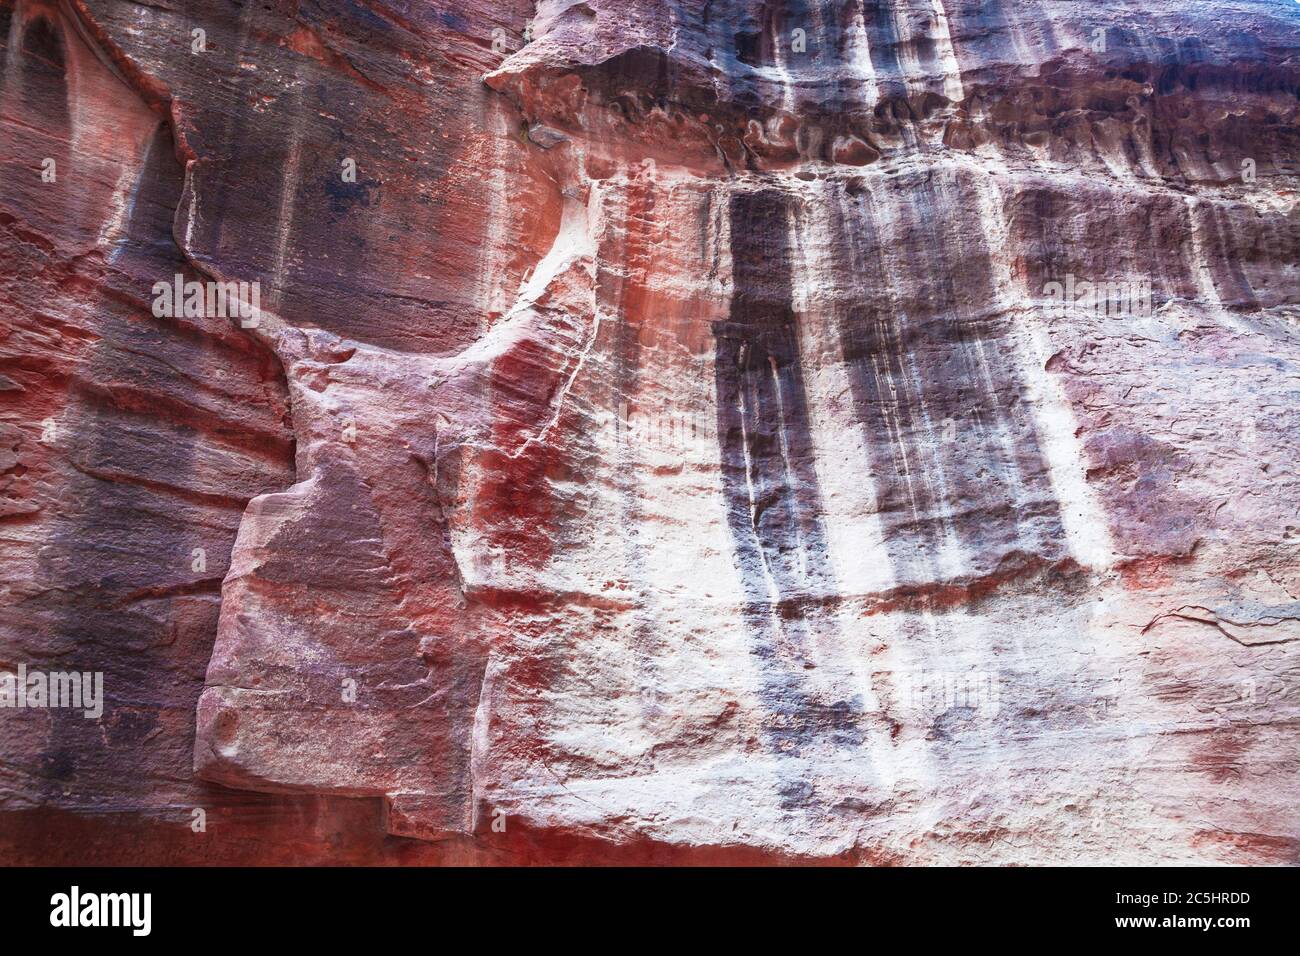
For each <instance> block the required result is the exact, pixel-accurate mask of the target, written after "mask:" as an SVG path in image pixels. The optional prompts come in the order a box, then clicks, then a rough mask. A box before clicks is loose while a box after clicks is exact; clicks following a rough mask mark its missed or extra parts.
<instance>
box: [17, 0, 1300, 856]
mask: <svg viewBox="0 0 1300 956" xmlns="http://www.w3.org/2000/svg"><path fill="white" fill-rule="evenodd" d="M194 30H201V31H202V33H201V34H200V35H199V36H195V34H194V33H193V31H194ZM0 34H3V35H5V36H7V44H6V45H5V46H4V48H3V50H2V51H0V56H2V57H3V60H0V77H2V85H0V143H2V144H3V146H2V147H0V162H3V164H4V168H3V176H4V181H5V187H4V189H3V190H0V233H2V234H3V241H2V242H0V303H3V305H4V309H3V313H4V314H3V317H0V323H2V324H0V470H2V471H3V474H2V475H0V562H3V567H4V569H5V572H6V573H5V574H4V583H3V586H2V587H0V665H4V667H5V668H9V669H11V668H12V667H15V666H17V665H18V664H19V663H25V664H27V666H29V667H45V668H50V669H54V668H57V667H59V666H64V665H66V666H69V667H72V666H75V667H77V668H78V669H81V670H93V671H102V672H104V674H105V687H106V696H107V703H106V707H105V714H104V716H103V718H102V719H101V720H98V721H90V720H85V719H83V718H82V717H81V716H80V715H79V714H68V713H61V712H59V711H54V710H51V711H39V710H26V711H12V712H6V713H0V727H2V729H3V736H0V853H3V854H4V855H5V856H6V857H8V858H11V859H14V860H17V861H20V862H38V861H45V860H54V861H58V862H80V861H87V862H143V861H161V862H228V861H242V862H320V861H329V860H333V861H339V862H411V863H436V862H507V861H509V862H673V863H690V862H727V863H732V862H734V863H745V862H836V863H844V862H859V863H907V864H915V863H1031V864H1032V863H1053V862H1084V863H1099V862H1120V863H1137V862H1144V863H1150V862H1228V863H1280V862H1292V863H1293V862H1296V861H1297V859H1300V817H1298V815H1297V795H1296V791H1295V787H1294V781H1295V776H1296V773H1297V770H1300V756H1298V755H1297V745H1298V744H1300V731H1298V729H1297V726H1298V724H1297V720H1298V717H1300V712H1298V705H1300V700H1298V695H1300V683H1298V682H1297V667H1298V665H1300V659H1298V658H1297V653H1300V651H1298V649H1297V648H1298V640H1297V639H1300V510H1298V506H1297V501H1298V500H1300V498H1298V495H1297V492H1298V491H1300V478H1298V476H1297V473H1296V463H1297V446H1298V443H1300V412H1297V397H1298V396H1300V326H1298V323H1300V268H1298V265H1297V259H1298V256H1300V211H1297V192H1296V190H1297V186H1298V185H1300V165H1296V164H1297V162H1300V160H1297V157H1300V149H1298V147H1300V6H1297V5H1296V4H1294V3H1291V2H1282V0H1216V2H1213V3H1205V4H1174V3H1157V4H1154V5H1153V4H1145V3H1143V4H1139V3H1133V2H1106V3H1087V4H1082V3H1065V2H1050V0H1016V2H1012V0H947V2H943V0H894V2H887V0H821V2H818V0H788V2H763V0H725V2H707V0H705V2H689V3H688V2H679V0H636V2H633V0H578V2H573V0H542V2H540V3H537V4H534V3H532V2H522V0H520V2H495V3H486V2H478V0H460V2H433V0H431V2H427V3H395V2H390V3H386V2H379V0H356V2H345V0H326V2H319V3H312V4H304V3H298V2H290V0H277V2H274V3H241V4H233V3H228V2H217V0H196V2H187V3H180V2H174V0H150V2H149V3H147V4H145V3H128V2H120V0H64V2H57V3H56V2H54V0H10V2H3V3H0ZM525 40H526V41H527V42H525ZM47 159H52V160H54V164H55V168H56V169H57V170H58V175H57V179H55V181H53V182H50V181H46V180H45V179H43V177H42V175H41V173H42V169H43V164H44V162H45V160H47ZM350 170H354V171H355V175H349V171H350ZM176 273H180V274H182V275H183V276H184V277H186V278H188V279H191V280H198V281H222V282H225V281H229V282H234V281H248V282H252V281H257V282H258V283H260V288H261V312H260V315H259V317H258V321H256V323H241V322H240V321H238V320H231V319H228V318H222V317H213V316H209V315H203V316H191V317H181V318H159V317H155V315H154V314H153V313H152V312H151V308H150V305H151V300H152V298H153V296H152V292H151V290H152V287H153V285H154V283H155V282H158V281H164V282H166V281H170V280H171V278H172V276H173V275H174V274H176ZM1084 284H1091V285H1092V287H1094V288H1095V287H1100V288H1104V289H1107V290H1110V291H1109V292H1108V293H1107V294H1108V295H1111V293H1113V292H1115V291H1116V290H1118V291H1119V293H1120V298H1122V299H1123V301H1122V302H1121V303H1119V307H1118V308H1114V309H1106V308H1101V309H1099V308H1097V307H1096V306H1095V303H1094V302H1093V301H1092V300H1090V299H1087V298H1086V297H1084V296H1083V294H1082V293H1079V291H1078V290H1080V289H1081V288H1083V286H1084ZM1064 289H1069V290H1070V292H1069V293H1068V294H1066V295H1065V297H1064V298H1063V297H1062V290H1064ZM1112 297H1113V296H1112ZM1108 301H1109V300H1108ZM1111 304H1114V303H1111ZM1148 306H1149V307H1148ZM199 552H201V555H202V556H201V559H200V557H199V556H198V554H199ZM196 808H201V809H204V810H205V813H206V820H207V825H206V830H205V831H203V832H197V833H196V832H194V829H193V828H192V819H193V811H194V810H195V809H196Z"/></svg>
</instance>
